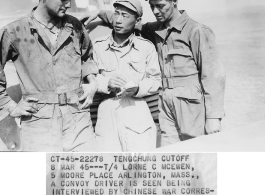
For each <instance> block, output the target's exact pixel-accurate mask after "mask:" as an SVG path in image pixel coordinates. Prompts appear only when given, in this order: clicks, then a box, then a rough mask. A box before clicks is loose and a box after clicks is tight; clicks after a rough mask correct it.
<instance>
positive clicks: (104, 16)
mask: <svg viewBox="0 0 265 195" xmlns="http://www.w3.org/2000/svg"><path fill="white" fill-rule="evenodd" d="M98 17H99V18H100V19H101V20H102V21H103V22H105V23H106V24H107V25H108V26H110V27H111V28H113V26H114V19H113V18H114V13H113V12H112V11H109V10H100V11H99V14H98Z"/></svg>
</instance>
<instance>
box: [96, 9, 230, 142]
mask: <svg viewBox="0 0 265 195" xmlns="http://www.w3.org/2000/svg"><path fill="white" fill-rule="evenodd" d="M180 12H181V13H182V15H181V17H180V18H179V19H178V20H177V21H176V22H175V24H173V25H172V28H167V27H166V26H165V25H164V24H163V23H160V22H152V23H146V24H144V25H141V26H139V30H140V31H141V34H142V36H143V37H144V38H146V39H148V40H150V41H151V42H153V43H154V45H155V46H156V50H157V52H158V59H159V64H160V68H161V72H162V82H163V90H162V91H161V93H160V99H159V109H160V115H159V123H160V127H161V131H162V141H161V142H162V143H161V145H162V146H164V145H167V144H172V143H176V142H178V141H180V140H186V139H189V138H193V137H197V136H200V135H204V134H205V129H204V128H205V120H206V119H208V118H209V119H210V118H222V117H223V116H224V90H225V73H224V69H223V65H222V63H221V60H220V56H219V51H218V49H217V46H216V43H215V36H214V33H213V31H212V30H211V29H210V28H209V27H207V26H204V25H202V24H199V23H197V22H195V21H194V20H192V19H191V18H190V17H189V16H188V15H187V13H186V12H185V11H180ZM112 16H113V13H112V12H110V11H105V12H103V11H101V12H100V17H101V18H102V19H103V20H104V21H105V22H107V23H109V24H112V23H113V17H112Z"/></svg>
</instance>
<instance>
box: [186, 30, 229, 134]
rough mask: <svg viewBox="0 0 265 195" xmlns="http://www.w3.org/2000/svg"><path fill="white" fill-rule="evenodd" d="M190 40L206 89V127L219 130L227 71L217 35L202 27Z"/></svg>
mask: <svg viewBox="0 0 265 195" xmlns="http://www.w3.org/2000/svg"><path fill="white" fill-rule="evenodd" d="M190 42H191V46H192V52H193V55H194V60H195V62H196V64H197V66H198V70H199V72H200V76H201V83H202V86H203V91H204V97H205V107H206V127H205V128H206V131H207V133H213V132H217V131H219V130H220V128H221V127H220V120H221V118H222V117H223V116H224V91H225V72H224V68H223V64H222V62H221V60H220V55H219V51H218V49H217V46H216V43H215V35H214V33H213V32H212V30H211V29H209V28H207V27H200V28H199V29H196V30H194V32H193V33H192V34H191V39H190ZM218 126H219V127H218Z"/></svg>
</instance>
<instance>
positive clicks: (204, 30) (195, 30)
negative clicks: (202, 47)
mask: <svg viewBox="0 0 265 195" xmlns="http://www.w3.org/2000/svg"><path fill="white" fill-rule="evenodd" d="M187 26H188V27H189V31H190V36H191V37H192V36H194V35H196V34H197V35H199V36H200V35H206V36H214V32H213V30H212V29H211V28H210V27H208V26H206V25H204V24H201V23H199V22H196V21H195V20H193V19H189V20H188V25H187Z"/></svg>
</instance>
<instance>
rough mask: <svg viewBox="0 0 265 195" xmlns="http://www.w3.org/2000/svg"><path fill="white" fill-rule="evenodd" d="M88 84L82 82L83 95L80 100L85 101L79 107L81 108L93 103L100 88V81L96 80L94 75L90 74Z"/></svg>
mask: <svg viewBox="0 0 265 195" xmlns="http://www.w3.org/2000/svg"><path fill="white" fill-rule="evenodd" d="M86 79H87V81H88V84H82V88H83V91H84V93H83V95H82V96H81V97H79V101H84V103H83V104H82V105H81V106H80V107H79V109H81V110H82V109H85V108H87V107H88V106H90V105H91V104H92V103H93V98H94V95H95V93H96V92H97V89H98V83H97V81H96V80H95V76H94V75H89V76H87V77H86Z"/></svg>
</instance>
